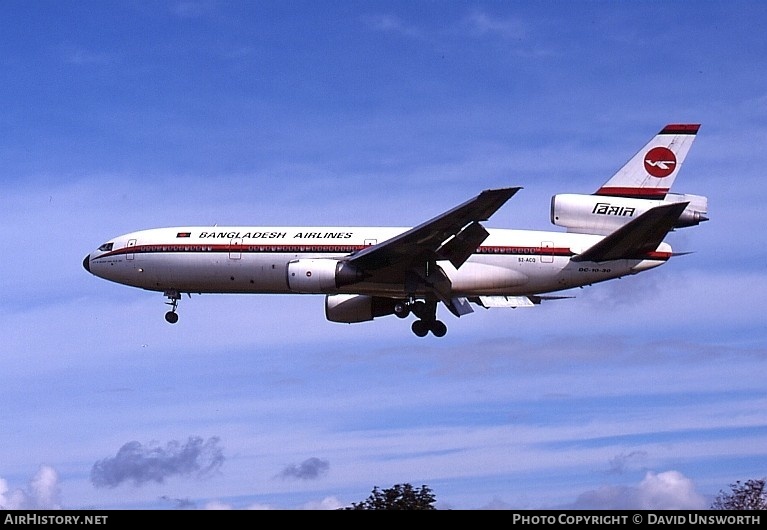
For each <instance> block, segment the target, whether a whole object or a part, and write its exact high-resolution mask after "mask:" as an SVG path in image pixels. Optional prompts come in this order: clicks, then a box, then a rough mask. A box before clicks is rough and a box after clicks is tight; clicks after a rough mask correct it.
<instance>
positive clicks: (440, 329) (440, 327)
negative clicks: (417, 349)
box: [431, 320, 447, 337]
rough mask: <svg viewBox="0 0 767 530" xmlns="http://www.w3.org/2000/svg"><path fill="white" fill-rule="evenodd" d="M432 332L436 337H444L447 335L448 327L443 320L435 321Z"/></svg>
mask: <svg viewBox="0 0 767 530" xmlns="http://www.w3.org/2000/svg"><path fill="white" fill-rule="evenodd" d="M431 332H432V333H433V334H434V336H435V337H444V336H445V333H447V326H446V325H445V324H444V322H442V321H441V320H435V321H434V322H432V324H431Z"/></svg>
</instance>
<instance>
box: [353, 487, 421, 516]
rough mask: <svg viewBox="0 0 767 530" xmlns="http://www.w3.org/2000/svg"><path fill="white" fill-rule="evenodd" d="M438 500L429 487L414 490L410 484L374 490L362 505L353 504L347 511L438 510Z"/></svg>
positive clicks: (375, 488)
mask: <svg viewBox="0 0 767 530" xmlns="http://www.w3.org/2000/svg"><path fill="white" fill-rule="evenodd" d="M435 502H436V498H435V497H434V494H433V493H432V491H431V488H429V487H428V486H421V487H420V488H414V487H413V486H411V485H410V484H395V485H394V486H392V487H391V488H388V489H383V490H382V489H380V488H379V487H378V486H375V487H374V488H373V492H372V493H371V494H370V496H369V497H368V498H367V499H365V500H364V501H362V502H360V503H356V502H353V503H352V505H351V507H349V508H344V509H345V510H436V508H435V507H434V506H433V504H434V503H435Z"/></svg>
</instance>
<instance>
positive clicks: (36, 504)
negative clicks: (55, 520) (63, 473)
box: [0, 466, 61, 510]
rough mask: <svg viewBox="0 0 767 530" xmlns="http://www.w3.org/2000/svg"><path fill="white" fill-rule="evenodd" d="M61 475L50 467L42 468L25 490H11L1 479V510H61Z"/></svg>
mask: <svg viewBox="0 0 767 530" xmlns="http://www.w3.org/2000/svg"><path fill="white" fill-rule="evenodd" d="M60 497H61V488H60V485H59V474H58V472H57V471H56V470H55V469H54V468H52V467H50V466H40V468H39V469H38V471H37V473H35V475H34V476H33V477H32V479H31V480H30V481H29V484H28V486H27V487H26V488H25V489H15V490H11V489H10V488H9V486H8V483H7V481H5V480H4V479H2V478H0V508H2V509H5V510H58V509H61V500H60Z"/></svg>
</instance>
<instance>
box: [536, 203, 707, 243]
mask: <svg viewBox="0 0 767 530" xmlns="http://www.w3.org/2000/svg"><path fill="white" fill-rule="evenodd" d="M679 202H689V204H688V205H687V208H685V210H684V212H682V215H681V216H680V217H679V220H678V221H677V224H676V225H675V226H674V228H683V227H686V226H695V225H697V224H699V223H701V222H703V221H708V217H707V214H708V199H707V198H706V197H703V196H701V195H682V194H678V193H669V194H667V195H666V198H665V199H663V200H650V199H635V198H628V197H614V196H608V195H575V194H560V195H554V196H553V197H552V198H551V222H552V223H553V224H555V225H557V226H563V227H565V228H567V231H568V232H577V233H587V234H603V235H606V234H609V233H611V232H613V231H615V230H616V229H618V228H620V227H621V226H623V225H625V224H626V223H628V222H629V221H631V220H633V219H636V218H637V217H639V216H640V215H642V214H643V213H644V212H646V211H647V210H650V209H652V208H655V207H656V206H661V205H664V204H670V203H679Z"/></svg>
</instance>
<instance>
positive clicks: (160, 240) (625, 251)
mask: <svg viewBox="0 0 767 530" xmlns="http://www.w3.org/2000/svg"><path fill="white" fill-rule="evenodd" d="M698 128H699V125H698V124H673V125H667V126H666V127H664V128H663V129H662V130H661V131H660V132H659V133H658V134H657V135H656V136H655V137H653V138H652V140H651V141H650V142H649V143H648V144H647V145H645V146H644V148H642V149H641V150H640V151H639V152H638V153H637V154H636V155H634V157H633V158H631V159H630V160H629V161H628V162H627V163H626V164H625V165H624V166H623V167H622V168H621V169H620V170H619V171H618V172H617V173H616V174H615V175H614V176H613V177H611V178H610V179H609V180H608V181H607V182H606V183H605V184H604V185H603V186H602V187H601V188H599V189H598V190H597V191H596V192H595V193H593V194H590V195H576V194H559V195H555V196H554V197H552V200H551V221H552V223H553V224H555V225H557V226H560V227H564V228H565V229H566V231H564V232H562V231H560V232H549V231H531V230H510V229H494V228H485V226H483V224H482V223H484V222H485V221H487V220H488V219H489V218H490V216H491V215H493V213H495V212H496V211H497V210H498V209H499V208H500V207H501V206H502V205H503V204H504V203H505V202H506V201H507V200H508V199H510V198H511V197H512V196H513V195H514V194H515V193H517V191H519V190H520V189H521V188H517V187H510V188H500V189H488V190H485V191H483V192H481V193H480V194H479V195H477V196H476V197H474V198H473V199H470V200H468V201H466V202H465V203H463V204H461V205H459V206H456V207H455V208H452V209H451V210H448V211H446V212H444V213H442V214H440V215H438V216H436V217H434V218H433V219H431V220H429V221H426V222H425V223H423V224H420V225H418V226H416V227H414V228H395V227H356V226H355V227H265V226H232V227H221V226H207V227H200V226H181V227H174V228H156V229H151V230H141V231H138V232H133V233H130V234H125V235H122V236H118V237H115V238H113V239H110V240H109V241H108V242H106V243H104V244H103V245H101V246H100V247H98V249H97V250H95V251H93V252H92V253H90V254H89V255H88V256H86V257H85V260H84V261H83V266H84V267H85V269H86V270H87V271H88V272H90V273H91V274H94V275H96V276H99V277H101V278H104V279H107V280H111V281H113V282H117V283H121V284H125V285H129V286H132V287H140V288H142V289H147V290H150V291H158V292H161V293H163V294H164V296H165V297H167V298H168V302H166V303H167V304H168V305H169V306H170V310H169V311H168V312H167V313H166V315H165V319H166V320H167V321H168V322H170V323H175V322H176V321H177V320H178V314H177V312H176V311H177V308H178V302H179V300H180V298H181V295H182V293H186V294H188V295H190V296H191V294H192V293H285V294H316V295H324V296H325V316H326V318H327V319H328V320H330V321H332V322H343V323H354V322H365V321H369V320H373V319H375V318H378V317H383V316H386V315H396V316H398V317H400V318H406V317H407V316H408V315H411V314H412V315H414V316H415V320H414V321H413V323H412V331H413V333H415V334H416V335H418V336H419V337H423V336H425V335H427V334H428V333H429V332H431V333H432V334H433V335H435V336H437V337H441V336H443V335H444V334H445V333H446V332H447V327H446V326H445V324H444V323H443V322H442V321H440V320H438V319H437V306H438V305H439V304H440V303H442V304H443V305H444V306H445V307H446V308H447V309H448V310H449V311H450V312H451V313H452V314H453V315H455V316H457V317H460V316H462V315H465V314H467V313H471V312H473V307H472V305H477V306H480V307H484V308H496V307H529V306H533V305H536V304H539V303H541V301H543V300H547V299H556V298H569V297H567V296H556V295H552V294H551V293H556V292H558V291H563V290H567V289H572V288H574V287H583V286H586V285H591V284H594V283H598V282H603V281H606V280H611V279H615V278H620V277H622V276H627V275H631V274H637V273H639V272H642V271H646V270H648V269H652V268H655V267H657V266H659V265H662V264H664V263H666V261H668V260H669V259H670V258H671V257H672V256H673V255H674V254H673V253H672V250H671V247H670V245H669V244H668V243H665V242H664V241H663V240H664V238H665V237H666V235H667V234H668V233H669V232H670V231H672V230H674V229H675V228H682V227H688V226H695V225H698V224H699V223H700V222H702V221H706V220H707V219H708V218H707V209H708V199H707V198H706V197H703V196H699V195H684V194H676V193H669V190H670V188H671V185H672V183H673V182H674V180H675V178H676V176H677V174H678V172H679V170H680V167H681V165H682V162H683V161H684V159H685V156H686V155H687V152H688V151H689V150H690V146H691V145H692V142H693V140H694V139H695V136H696V134H697V132H698Z"/></svg>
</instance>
